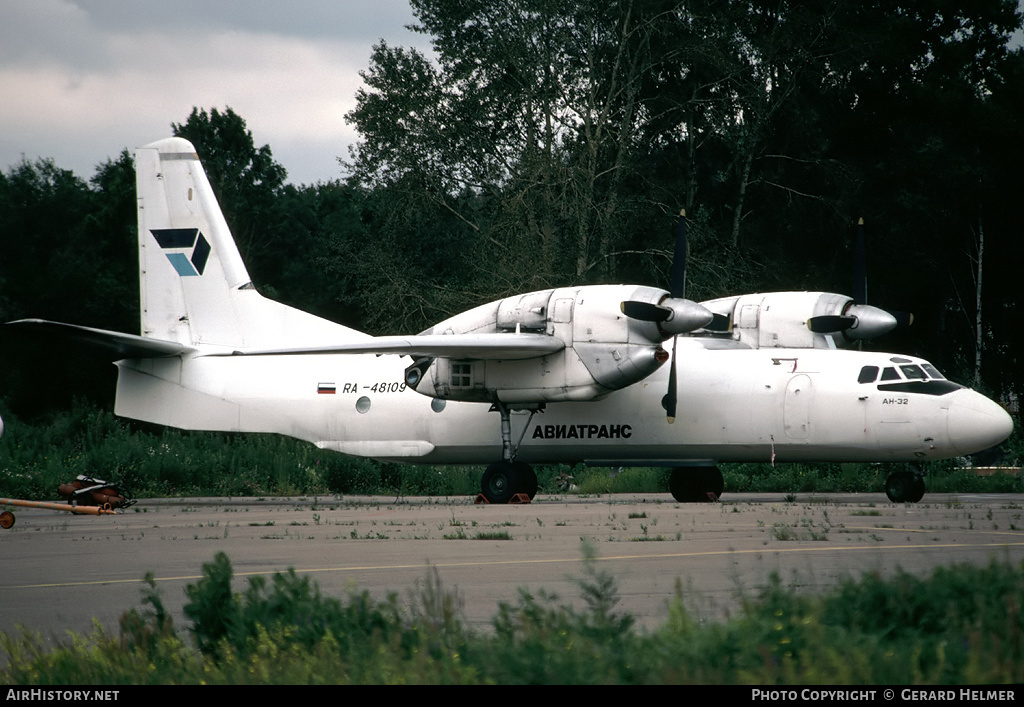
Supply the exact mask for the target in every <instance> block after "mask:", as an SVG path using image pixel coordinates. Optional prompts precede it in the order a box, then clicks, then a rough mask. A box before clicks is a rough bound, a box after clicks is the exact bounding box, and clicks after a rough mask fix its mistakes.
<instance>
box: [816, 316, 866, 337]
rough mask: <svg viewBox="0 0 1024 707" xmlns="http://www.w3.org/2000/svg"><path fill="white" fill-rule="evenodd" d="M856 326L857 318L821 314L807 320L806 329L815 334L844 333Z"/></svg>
mask: <svg viewBox="0 0 1024 707" xmlns="http://www.w3.org/2000/svg"><path fill="white" fill-rule="evenodd" d="M856 324H857V317H851V316H849V315H842V314H822V315H819V316H817V317H811V318H810V319H808V320H807V328H808V329H810V330H811V331H813V332H814V333H815V334H832V333H834V332H837V331H846V330H847V329H849V328H850V327H853V326H855V325H856Z"/></svg>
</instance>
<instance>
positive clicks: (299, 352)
mask: <svg viewBox="0 0 1024 707" xmlns="http://www.w3.org/2000/svg"><path fill="white" fill-rule="evenodd" d="M564 348H565V342H564V341H562V340H561V339H558V338H555V337H553V336H547V335H545V334H440V335H437V334H427V335H419V336H376V337H372V338H369V339H365V340H363V341H357V342H354V343H350V344H338V345H335V346H314V347H307V348H296V349H267V350H258V351H235V352H234V353H230V354H211V355H213V356H309V355H317V354H320V355H323V354H397V355H407V356H440V357H443V358H466V359H490V360H513V359H524V358H536V357H538V356H546V355H548V354H553V353H557V352H559V351H561V350H562V349H564Z"/></svg>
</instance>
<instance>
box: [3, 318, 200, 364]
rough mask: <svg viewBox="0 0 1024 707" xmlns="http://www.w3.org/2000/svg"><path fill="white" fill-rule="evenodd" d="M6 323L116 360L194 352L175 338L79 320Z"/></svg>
mask: <svg viewBox="0 0 1024 707" xmlns="http://www.w3.org/2000/svg"><path fill="white" fill-rule="evenodd" d="M5 326H7V327H8V328H9V330H10V331H15V332H18V333H21V334H24V335H26V336H33V337H37V338H45V339H47V340H48V341H52V342H59V343H60V344H63V343H65V342H72V343H77V344H84V345H86V346H90V347H92V348H94V349H98V350H100V351H102V352H104V353H106V354H108V355H109V356H110V358H111V360H113V361H119V360H121V359H125V358H163V357H165V356H178V355H180V354H185V353H191V352H194V351H195V349H194V348H192V347H189V346H184V345H183V344H179V343H175V342H173V341H163V340H160V339H147V338H144V337H142V336H135V335H134V334H124V333H122V332H119V331H107V330H105V329H93V328H91V327H84V326H78V325H76V324H63V323H61V322H51V321H47V320H45V319H19V320H18V321H16V322H8V323H7V324H6V325H5Z"/></svg>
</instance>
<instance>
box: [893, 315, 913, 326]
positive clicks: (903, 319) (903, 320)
mask: <svg viewBox="0 0 1024 707" xmlns="http://www.w3.org/2000/svg"><path fill="white" fill-rule="evenodd" d="M889 314H891V315H892V316H894V317H895V318H896V328H897V329H904V328H906V327H908V326H910V325H911V324H913V323H914V313H913V312H889Z"/></svg>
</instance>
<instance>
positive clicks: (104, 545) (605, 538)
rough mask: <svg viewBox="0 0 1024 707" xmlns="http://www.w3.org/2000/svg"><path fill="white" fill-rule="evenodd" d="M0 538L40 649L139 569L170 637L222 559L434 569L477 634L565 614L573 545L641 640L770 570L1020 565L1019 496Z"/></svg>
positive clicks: (793, 499) (539, 511)
mask: <svg viewBox="0 0 1024 707" xmlns="http://www.w3.org/2000/svg"><path fill="white" fill-rule="evenodd" d="M12 510H13V511H14V512H15V513H16V515H17V522H16V524H15V526H14V527H13V528H11V529H9V530H0V631H4V632H12V631H15V630H16V626H19V625H20V626H24V627H25V628H27V629H29V630H31V631H33V632H39V633H40V634H41V635H42V636H43V637H44V638H46V639H47V640H53V639H61V638H62V637H64V636H66V632H67V631H74V632H77V633H85V632H88V631H89V630H90V629H91V627H92V621H93V619H94V618H95V619H98V620H99V621H100V622H101V623H102V624H103V625H104V626H106V627H107V628H108V630H110V631H113V632H116V631H117V621H118V618H119V616H120V615H121V614H122V613H123V612H125V611H127V610H128V609H130V608H133V607H139V606H140V598H141V592H140V590H141V589H142V588H144V586H145V585H144V583H143V577H144V576H145V574H146V573H147V572H152V573H153V575H154V577H155V578H156V582H157V586H158V588H159V590H160V592H161V594H162V597H163V600H164V602H165V604H166V606H167V607H168V609H169V610H170V611H171V612H172V614H173V616H174V619H175V625H176V626H178V627H179V628H185V627H187V625H188V623H187V622H186V621H185V619H184V616H183V613H182V607H183V606H184V604H185V603H186V597H185V593H184V589H185V587H186V586H187V585H188V584H190V583H195V582H196V581H198V580H199V579H200V577H201V576H202V565H203V563H206V562H209V561H211V560H212V559H213V558H214V556H215V555H216V553H218V552H225V553H227V554H228V556H229V557H230V559H231V563H232V566H233V568H234V571H235V587H236V589H237V590H239V591H241V590H243V589H244V588H245V587H246V586H247V578H248V577H252V576H256V575H264V576H270V575H272V574H273V573H275V572H281V571H285V570H287V569H288V568H291V567H293V568H295V570H296V572H298V573H303V574H308V575H309V576H310V577H312V578H313V579H314V580H315V581H316V582H317V583H318V584H319V586H320V588H321V591H322V592H323V593H324V594H326V595H333V596H343V595H344V594H345V593H346V592H347V591H349V590H350V589H358V590H363V589H366V590H369V591H370V592H371V593H372V594H373V596H375V597H379V598H384V597H386V596H387V594H388V593H391V592H394V593H397V594H398V596H399V598H400V599H401V600H402V601H409V600H410V597H411V596H412V595H414V594H415V593H416V591H417V587H419V586H420V585H422V583H423V581H424V579H425V578H426V577H428V576H429V575H430V573H431V572H432V571H434V570H436V572H437V574H438V576H439V577H440V579H441V581H442V583H443V585H444V586H445V588H446V589H448V590H450V591H454V592H457V594H458V596H459V597H460V599H461V601H462V607H463V614H464V617H465V619H466V621H467V622H468V623H469V624H470V625H472V626H474V627H477V628H480V629H482V630H487V628H488V627H489V626H490V622H491V619H492V618H493V617H494V616H495V615H496V613H497V610H498V606H499V603H500V602H512V603H514V602H516V601H517V597H518V591H519V589H520V588H526V589H528V590H529V591H533V592H539V591H541V590H543V591H546V592H548V593H554V594H556V595H557V596H558V598H559V599H558V601H559V603H568V604H572V605H573V606H576V607H578V608H581V607H583V606H584V602H583V600H582V598H581V595H580V591H579V584H578V582H579V580H580V579H581V578H582V577H584V576H585V573H586V569H585V563H584V561H583V559H584V556H585V549H584V547H585V546H586V547H589V548H590V551H591V552H592V553H593V555H594V557H595V558H596V560H595V562H594V563H593V567H594V568H596V570H598V571H602V572H607V573H610V574H611V575H612V576H613V577H614V578H615V579H616V581H617V583H618V591H619V597H620V601H619V604H618V606H617V608H618V610H620V611H623V612H628V613H630V614H632V615H633V616H634V617H636V619H637V621H638V623H639V624H640V625H641V626H642V627H644V628H646V629H653V628H655V627H657V626H658V625H659V624H661V623H662V622H663V621H664V620H665V619H666V617H667V605H668V602H669V601H670V600H672V598H673V597H675V596H677V595H678V594H679V593H680V592H681V594H682V597H683V600H684V602H685V603H686V605H687V607H688V608H689V610H690V611H691V613H692V615H693V616H694V617H695V618H697V619H698V620H702V621H714V620H717V619H720V618H721V617H723V616H726V615H728V614H730V613H735V612H736V611H737V610H738V607H739V604H740V600H741V597H743V596H752V595H756V593H757V592H758V590H759V588H761V587H762V586H764V585H765V583H766V582H767V581H768V580H769V577H770V576H771V575H772V573H776V574H777V575H778V576H779V578H780V580H781V581H782V583H783V584H784V585H786V586H792V587H798V588H799V589H800V590H801V591H824V590H827V589H828V588H830V587H833V586H835V585H836V584H837V582H838V581H840V580H841V579H842V578H845V577H850V576H859V575H860V574H861V573H863V572H881V573H883V574H889V573H892V572H893V571H895V570H896V569H897V568H902V569H903V570H906V571H910V572H913V573H915V574H920V575H925V574H928V573H930V572H931V570H932V569H933V568H935V567H937V566H940V565H949V564H952V563H971V564H975V565H983V564H987V563H988V562H989V561H990V560H991V559H992V558H996V559H999V560H1006V561H1010V562H1013V563H1018V562H1021V561H1022V560H1024V530H1022V529H1024V519H1022V517H1021V514H1022V513H1024V495H1021V494H970V495H967V494H964V495H952V494H929V495H926V496H925V498H924V501H922V502H921V503H919V504H893V503H890V502H889V501H888V500H886V498H885V497H884V496H883V495H881V494H832V495H827V494H816V495H810V494H795V496H788V497H787V496H786V495H784V494H732V495H727V496H725V497H723V499H722V501H721V502H719V503H715V504H678V503H675V502H673V501H672V499H671V498H670V497H669V496H668V495H667V494H666V495H661V494H658V495H654V494H651V495H626V494H620V495H612V496H590V497H582V496H573V495H567V496H544V495H541V496H538V497H537V498H536V499H535V500H534V502H533V503H532V504H528V505H519V506H516V505H507V506H488V505H474V504H473V503H472V500H471V499H464V498H454V499H422V498H404V499H398V500H396V499H395V498H393V497H345V498H335V497H321V498H317V499H313V498H301V499H298V498H288V499H237V498H235V499H216V498H190V499H172V500H167V499H163V500H143V501H140V502H139V503H138V504H137V505H136V506H135V507H133V508H130V509H128V510H127V511H126V512H124V513H120V514H118V515H116V516H101V517H93V516H73V515H70V514H61V513H59V512H56V511H47V510H36V509H19V508H16V509H12Z"/></svg>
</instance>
